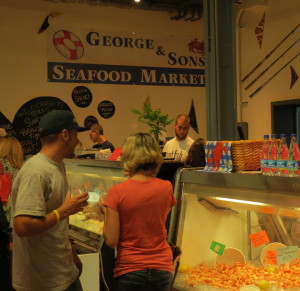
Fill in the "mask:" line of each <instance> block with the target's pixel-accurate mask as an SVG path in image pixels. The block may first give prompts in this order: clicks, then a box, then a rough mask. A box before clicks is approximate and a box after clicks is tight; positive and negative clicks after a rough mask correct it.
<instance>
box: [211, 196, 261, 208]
mask: <svg viewBox="0 0 300 291" xmlns="http://www.w3.org/2000/svg"><path fill="white" fill-rule="evenodd" d="M215 199H216V200H223V201H229V202H236V203H243V204H252V205H260V206H264V205H265V203H260V202H254V201H247V200H238V199H231V198H224V197H216V198H215Z"/></svg>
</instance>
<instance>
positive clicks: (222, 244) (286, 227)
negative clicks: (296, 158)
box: [168, 169, 300, 291]
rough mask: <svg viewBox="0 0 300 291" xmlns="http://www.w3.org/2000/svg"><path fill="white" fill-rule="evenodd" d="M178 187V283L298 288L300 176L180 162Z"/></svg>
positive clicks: (181, 286)
mask: <svg viewBox="0 0 300 291" xmlns="http://www.w3.org/2000/svg"><path fill="white" fill-rule="evenodd" d="M175 192H178V193H177V196H178V205H177V207H176V208H175V209H174V211H173V212H172V214H171V221H170V228H169V238H168V239H169V241H172V242H174V243H175V244H176V245H177V246H179V247H180V248H181V250H182V255H181V258H180V266H179V268H178V272H177V273H176V277H175V281H174V285H173V288H174V289H175V290H206V291H212V290H216V291H217V290H218V291H219V290H232V291H238V290H249V291H250V290H261V291H267V290H268V291H275V290H276V291H279V290H280V291H283V290H300V257H299V246H300V178H299V177H292V178H291V177H277V176H273V177H270V176H262V175H260V174H257V173H255V174H250V173H213V172H204V171H199V170H194V169H182V170H181V171H179V172H178V174H177V177H176V183H175ZM175 194H176V193H175Z"/></svg>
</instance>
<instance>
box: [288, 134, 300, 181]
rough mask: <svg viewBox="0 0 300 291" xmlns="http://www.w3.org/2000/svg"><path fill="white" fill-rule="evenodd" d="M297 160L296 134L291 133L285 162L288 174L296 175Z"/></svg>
mask: <svg viewBox="0 0 300 291" xmlns="http://www.w3.org/2000/svg"><path fill="white" fill-rule="evenodd" d="M298 161H299V148H298V143H297V137H296V134H294V133H292V134H291V143H290V147H289V154H288V160H287V163H286V167H287V170H288V176H289V177H294V176H296V175H298V173H299V169H298Z"/></svg>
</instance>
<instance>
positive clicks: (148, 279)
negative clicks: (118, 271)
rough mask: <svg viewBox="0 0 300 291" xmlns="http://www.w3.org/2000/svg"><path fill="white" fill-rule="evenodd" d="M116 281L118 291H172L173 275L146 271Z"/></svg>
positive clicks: (151, 270)
mask: <svg viewBox="0 0 300 291" xmlns="http://www.w3.org/2000/svg"><path fill="white" fill-rule="evenodd" d="M116 279H117V290H118V291H170V289H171V285H172V280H173V274H172V273H170V272H167V271H160V270H154V269H146V270H141V271H135V272H130V273H127V274H124V275H122V276H119V277H117V278H116Z"/></svg>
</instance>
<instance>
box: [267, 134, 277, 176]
mask: <svg viewBox="0 0 300 291" xmlns="http://www.w3.org/2000/svg"><path fill="white" fill-rule="evenodd" d="M277 153H278V142H277V135H276V134H272V135H271V144H270V146H269V154H268V168H269V169H268V175H269V176H274V175H276V173H277Z"/></svg>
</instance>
